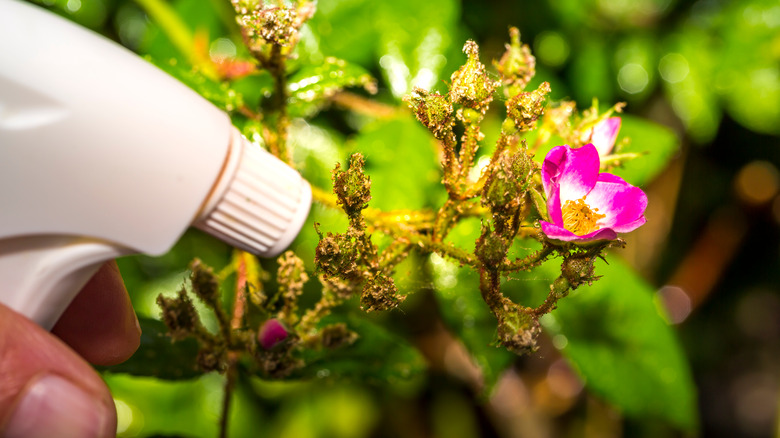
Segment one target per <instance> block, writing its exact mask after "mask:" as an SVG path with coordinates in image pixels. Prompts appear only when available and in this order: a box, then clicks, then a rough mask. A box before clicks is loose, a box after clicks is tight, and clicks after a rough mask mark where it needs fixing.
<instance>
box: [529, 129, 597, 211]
mask: <svg viewBox="0 0 780 438" xmlns="http://www.w3.org/2000/svg"><path fill="white" fill-rule="evenodd" d="M599 165H600V162H599V153H598V151H596V147H595V146H593V145H592V144H586V145H585V146H583V147H581V148H578V149H572V148H570V147H569V146H556V147H554V148H552V149H551V150H550V152H549V153H548V154H547V156H546V157H545V159H544V163H543V164H542V181H543V183H544V189H545V193H546V194H547V196H548V197H549V196H550V192H549V190H550V189H551V188H552V187H553V186H554V185H555V184H556V183H557V184H558V186H559V187H560V197H561V203H562V204H563V203H565V202H566V201H571V200H576V199H580V198H582V197H583V196H585V195H586V194H587V193H588V192H590V191H591V189H593V186H595V185H596V181H598V177H599Z"/></svg>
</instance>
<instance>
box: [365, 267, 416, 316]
mask: <svg viewBox="0 0 780 438" xmlns="http://www.w3.org/2000/svg"><path fill="white" fill-rule="evenodd" d="M405 298H406V297H405V296H402V295H398V288H397V287H396V285H395V282H394V281H393V279H392V278H390V277H388V276H387V275H385V274H381V273H380V274H376V275H374V276H373V277H371V278H370V279H369V280H367V281H366V283H365V285H364V286H363V293H362V295H361V296H360V305H361V307H362V308H363V310H365V311H366V312H373V311H375V310H388V309H392V308H394V307H396V306H398V305H399V304H401V302H402V301H403V300H404V299H405Z"/></svg>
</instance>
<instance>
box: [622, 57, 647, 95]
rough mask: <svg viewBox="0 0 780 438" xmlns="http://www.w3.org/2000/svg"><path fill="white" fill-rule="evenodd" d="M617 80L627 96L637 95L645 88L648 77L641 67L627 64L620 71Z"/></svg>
mask: <svg viewBox="0 0 780 438" xmlns="http://www.w3.org/2000/svg"><path fill="white" fill-rule="evenodd" d="M617 80H618V85H620V89H621V90H623V91H625V92H626V93H629V94H637V93H641V92H642V91H643V90H644V89H645V88H646V87H647V84H648V83H649V82H650V76H649V75H648V74H647V70H645V68H644V67H642V66H641V65H639V64H636V63H629V64H626V65H624V66H623V67H622V68H621V69H620V71H619V72H618V77H617Z"/></svg>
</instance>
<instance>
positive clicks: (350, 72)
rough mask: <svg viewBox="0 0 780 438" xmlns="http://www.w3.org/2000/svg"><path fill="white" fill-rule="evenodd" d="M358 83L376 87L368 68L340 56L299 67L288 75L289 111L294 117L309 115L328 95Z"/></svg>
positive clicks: (370, 88) (362, 85) (315, 110)
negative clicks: (299, 68) (348, 61)
mask: <svg viewBox="0 0 780 438" xmlns="http://www.w3.org/2000/svg"><path fill="white" fill-rule="evenodd" d="M358 86H360V87H364V88H366V89H369V90H373V87H374V81H373V78H372V77H371V75H370V74H368V72H367V71H366V70H365V69H363V68H362V67H359V66H358V65H356V64H350V63H347V62H346V61H344V60H341V59H336V58H326V59H325V60H324V61H323V62H322V63H321V64H318V65H309V66H306V67H304V68H302V69H301V70H298V71H297V72H295V73H294V74H293V75H292V76H291V77H290V78H289V79H288V84H287V88H288V89H289V91H290V102H289V106H288V111H289V113H290V115H291V116H293V117H310V116H312V115H314V113H315V112H317V110H318V109H319V108H320V106H322V104H323V103H324V102H325V101H326V100H327V99H328V98H329V97H331V96H333V95H334V94H336V93H337V92H339V91H341V90H342V89H344V88H347V87H358Z"/></svg>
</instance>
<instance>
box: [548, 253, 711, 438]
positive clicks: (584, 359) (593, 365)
mask: <svg viewBox="0 0 780 438" xmlns="http://www.w3.org/2000/svg"><path fill="white" fill-rule="evenodd" d="M556 262H557V260H554V261H551V262H548V263H546V264H545V265H543V268H542V269H541V270H540V271H541V272H537V275H538V274H541V275H542V276H546V277H550V278H554V277H555V276H556V275H557V273H558V265H557V263H556ZM596 274H597V275H603V278H601V279H600V280H598V281H597V282H595V283H594V284H593V286H590V287H587V286H584V287H581V288H580V289H578V290H577V291H575V292H574V293H573V294H572V295H571V296H569V297H567V298H565V299H563V300H561V301H559V305H558V309H557V310H555V311H553V312H552V313H551V314H550V315H548V316H545V317H544V318H542V324H543V325H544V328H545V329H546V330H547V331H548V332H550V333H551V334H552V335H553V339H554V343H555V344H556V345H558V346H561V347H562V348H561V352H562V353H563V354H564V356H566V357H567V358H568V359H569V360H570V361H571V363H572V364H573V365H574V368H575V369H576V370H577V371H578V372H579V374H580V375H581V376H582V378H583V380H584V381H585V384H586V386H587V387H588V388H589V389H590V390H591V391H592V392H593V393H595V394H597V395H599V396H601V397H603V398H604V399H605V400H607V401H608V402H610V403H611V404H613V405H614V406H616V407H617V408H619V409H620V410H621V411H622V412H623V413H624V414H625V415H627V416H631V417H635V418H640V419H647V418H655V419H658V420H662V421H665V422H668V423H669V424H671V425H673V426H676V427H678V428H680V429H683V430H686V431H694V430H696V428H697V418H698V417H697V414H696V390H695V387H694V383H693V380H692V377H691V374H690V369H689V366H688V363H687V361H686V358H685V354H684V353H683V350H682V348H681V346H680V343H679V341H678V340H677V337H676V335H675V333H674V331H673V330H672V328H671V327H670V326H669V325H668V324H667V322H666V321H665V319H664V317H663V316H662V315H661V314H660V311H659V308H658V307H657V306H656V304H655V302H654V300H653V288H652V287H651V286H650V285H648V284H647V283H646V282H644V281H643V280H642V279H641V278H640V277H639V276H638V275H637V274H636V273H634V272H633V271H632V270H631V269H630V268H629V267H628V266H627V265H625V264H624V263H623V262H621V261H620V260H618V259H616V258H614V257H613V258H610V264H609V265H607V264H604V263H600V262H599V263H598V264H597V267H596ZM536 286H541V285H539V284H537V285H536Z"/></svg>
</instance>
